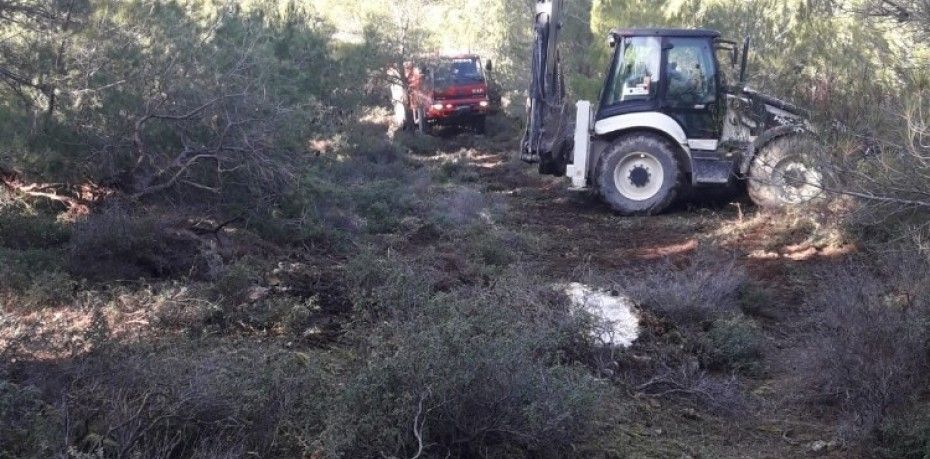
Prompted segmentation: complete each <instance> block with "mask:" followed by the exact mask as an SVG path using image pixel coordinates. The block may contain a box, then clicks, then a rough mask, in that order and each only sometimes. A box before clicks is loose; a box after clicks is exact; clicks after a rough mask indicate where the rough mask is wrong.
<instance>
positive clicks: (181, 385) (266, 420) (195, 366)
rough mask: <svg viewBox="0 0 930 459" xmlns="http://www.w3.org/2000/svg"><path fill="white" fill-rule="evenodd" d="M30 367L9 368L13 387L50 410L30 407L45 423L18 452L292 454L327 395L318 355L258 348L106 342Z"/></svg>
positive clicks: (312, 427)
mask: <svg viewBox="0 0 930 459" xmlns="http://www.w3.org/2000/svg"><path fill="white" fill-rule="evenodd" d="M32 365H34V364H30V363H28V362H27V363H22V364H20V365H19V367H18V368H15V373H16V374H18V375H20V379H22V380H23V381H22V383H21V384H20V385H21V386H22V387H27V388H28V387H32V388H31V389H29V390H30V391H32V392H31V393H35V394H42V395H43V398H44V399H46V400H47V401H44V402H42V403H44V404H48V403H50V402H51V403H53V404H54V406H55V407H56V408H57V409H56V410H54V411H52V410H41V411H40V410H36V411H31V414H32V416H33V417H38V418H40V419H39V421H37V422H38V423H40V425H47V426H51V428H50V429H48V431H47V432H36V433H35V435H36V436H39V438H38V439H37V440H38V441H37V442H36V444H38V445H44V446H45V449H39V448H37V447H27V448H23V450H21V451H20V452H21V453H22V455H23V456H37V455H40V456H45V457H49V456H52V455H62V456H65V455H68V456H73V455H81V454H88V455H89V456H86V457H147V458H169V457H242V456H245V455H247V454H255V455H260V456H265V457H297V456H300V455H301V454H303V453H304V452H305V449H306V448H307V447H308V445H309V443H310V442H312V441H313V439H314V438H315V437H316V435H318V433H319V431H320V430H321V429H322V422H323V420H322V413H323V412H324V411H325V410H324V408H325V406H324V404H323V401H324V400H325V398H326V397H327V396H328V394H329V383H328V379H327V376H326V373H325V371H324V370H323V368H322V366H321V363H320V362H319V361H318V360H316V359H314V358H311V357H310V356H308V355H306V354H297V353H292V352H283V351H280V350H275V349H273V348H263V347H260V346H239V347H225V346H217V345H214V344H209V343H199V342H191V343H172V342H162V343H159V344H154V345H138V346H130V347H122V348H120V347H113V346H104V347H101V348H100V349H98V350H97V351H95V352H94V353H92V354H90V355H88V356H85V357H82V358H80V359H78V360H77V361H75V362H73V363H57V364H53V365H51V366H46V365H37V366H35V367H33V366H32ZM0 392H2V386H0ZM62 393H67V397H61V394H62ZM0 396H2V393H0ZM0 403H2V402H0ZM3 414H4V415H6V414H12V413H7V412H4V413H3ZM0 419H7V418H6V416H3V417H2V418H0ZM14 438H15V437H14ZM69 449H70V451H71V454H68V451H69ZM46 451H47V452H49V453H54V454H48V455H46V454H44V452H46ZM250 452H251V453H250Z"/></svg>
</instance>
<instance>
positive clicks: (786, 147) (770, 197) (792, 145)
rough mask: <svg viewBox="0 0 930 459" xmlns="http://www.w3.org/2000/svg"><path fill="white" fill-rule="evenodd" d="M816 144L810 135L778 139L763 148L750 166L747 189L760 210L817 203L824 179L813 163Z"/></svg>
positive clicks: (821, 192) (792, 135)
mask: <svg viewBox="0 0 930 459" xmlns="http://www.w3.org/2000/svg"><path fill="white" fill-rule="evenodd" d="M817 147H818V146H817V143H816V142H815V141H814V139H813V138H811V137H810V136H809V135H803V134H801V135H799V134H791V135H787V136H784V137H779V138H777V139H775V140H773V141H771V142H769V143H768V144H766V145H765V146H764V147H762V148H761V149H760V150H759V152H758V154H757V155H756V157H755V158H753V160H752V163H751V164H750V167H749V179H748V183H747V184H746V188H747V190H748V192H749V197H750V199H752V201H753V202H754V203H756V205H757V206H759V207H765V208H769V209H783V208H787V207H795V206H801V205H804V204H808V203H810V202H812V201H815V200H816V199H818V198H819V197H820V196H821V195H822V194H823V185H824V177H823V174H821V172H820V171H819V170H817V168H816V166H815V165H814V163H813V161H812V153H813V152H815V151H816V149H817Z"/></svg>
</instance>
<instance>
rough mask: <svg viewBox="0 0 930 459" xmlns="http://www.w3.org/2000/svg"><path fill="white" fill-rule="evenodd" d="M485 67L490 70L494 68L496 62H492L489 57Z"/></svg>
mask: <svg viewBox="0 0 930 459" xmlns="http://www.w3.org/2000/svg"><path fill="white" fill-rule="evenodd" d="M484 69H485V70H487V71H488V72H490V71H492V70H494V64H492V63H491V60H490V59H488V61H487V62H485V64H484Z"/></svg>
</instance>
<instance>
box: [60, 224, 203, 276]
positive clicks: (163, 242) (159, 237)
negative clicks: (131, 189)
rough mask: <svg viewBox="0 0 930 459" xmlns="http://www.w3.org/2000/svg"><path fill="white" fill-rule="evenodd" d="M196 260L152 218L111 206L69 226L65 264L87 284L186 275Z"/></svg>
mask: <svg viewBox="0 0 930 459" xmlns="http://www.w3.org/2000/svg"><path fill="white" fill-rule="evenodd" d="M198 255H199V248H198V247H197V243H196V242H195V241H194V240H192V239H190V238H185V237H181V236H180V235H179V234H176V233H174V232H172V231H171V229H170V227H169V225H168V224H167V223H166V222H164V221H162V220H160V219H159V218H158V217H156V216H151V215H139V214H136V213H133V212H130V211H128V210H126V209H124V208H122V207H119V206H113V207H109V208H107V209H104V210H102V211H101V212H98V213H94V214H92V215H90V216H89V217H87V218H86V219H84V220H82V221H80V222H78V223H77V224H75V226H74V235H73V237H72V238H71V246H70V253H69V263H68V264H69V267H70V271H71V273H72V274H74V275H76V276H80V277H84V278H87V279H93V280H111V279H130V280H131V279H138V278H163V277H173V276H183V275H186V274H190V273H191V271H192V269H193V268H194V265H195V263H196V261H197V257H198Z"/></svg>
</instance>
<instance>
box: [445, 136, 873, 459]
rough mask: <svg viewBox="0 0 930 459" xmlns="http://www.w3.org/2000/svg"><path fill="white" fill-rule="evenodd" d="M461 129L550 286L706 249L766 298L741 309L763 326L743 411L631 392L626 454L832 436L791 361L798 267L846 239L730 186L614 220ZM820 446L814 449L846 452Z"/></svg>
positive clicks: (473, 159)
mask: <svg viewBox="0 0 930 459" xmlns="http://www.w3.org/2000/svg"><path fill="white" fill-rule="evenodd" d="M463 137H465V139H464V140H463V139H461V138H456V139H450V140H452V141H453V142H455V143H461V145H460V146H461V147H462V148H463V149H464V150H467V151H468V152H467V157H468V159H469V162H470V163H471V164H472V165H473V166H474V167H476V168H477V170H478V171H479V176H480V181H479V186H480V187H482V188H484V189H485V191H486V192H488V193H491V194H493V195H495V196H498V197H499V199H501V200H502V201H503V203H504V204H505V206H506V209H507V212H506V216H505V217H503V219H504V220H503V222H502V223H503V224H504V225H506V226H507V227H508V228H510V229H512V230H515V231H518V232H520V233H521V234H524V235H530V236H532V237H533V238H535V239H534V240H540V241H543V242H542V250H540V251H538V252H536V255H535V256H531V258H532V259H531V260H530V262H531V263H532V264H534V265H536V266H539V269H540V270H541V271H543V272H544V273H545V275H546V276H547V277H549V278H551V280H552V281H553V282H560V283H561V282H572V281H576V280H578V279H577V278H578V277H579V272H581V271H584V270H585V269H588V270H595V271H597V272H599V273H604V274H607V275H618V274H620V275H622V274H621V273H635V272H636V271H637V269H638V268H642V267H644V266H649V265H652V264H655V263H664V262H668V261H671V262H672V263H675V262H676V260H682V261H683V260H686V259H687V258H688V257H691V256H692V255H693V254H695V253H696V252H697V251H700V250H704V249H710V250H716V251H720V252H721V253H727V254H730V255H731V256H733V257H735V259H736V260H737V263H738V264H739V265H740V266H742V267H743V268H745V270H746V272H747V274H748V277H749V282H750V283H751V284H752V285H754V286H756V287H757V288H762V289H765V290H766V291H767V292H768V294H769V295H770V297H771V299H772V302H771V304H766V305H764V306H763V307H762V308H760V309H759V310H754V311H745V312H746V313H747V314H748V315H750V316H751V317H752V318H753V319H754V320H756V321H757V322H758V323H759V324H760V328H761V330H762V332H763V334H764V340H765V353H764V357H763V361H762V362H761V365H762V367H763V368H764V370H763V371H762V372H760V373H759V374H758V375H754V376H745V375H735V377H736V378H738V379H739V383H740V386H741V387H742V388H743V389H742V390H743V392H744V393H745V395H746V396H747V397H748V398H750V399H751V400H752V408H751V410H752V413H747V415H741V416H737V418H730V417H727V416H717V415H714V414H712V413H702V412H694V411H693V410H692V409H691V408H685V407H683V406H681V405H679V404H677V403H673V402H670V401H667V400H661V399H656V398H649V397H642V394H639V393H636V391H633V392H632V393H631V395H632V396H633V398H634V400H637V401H638V402H637V403H636V404H634V407H635V408H633V409H632V410H631V411H630V413H628V414H629V416H628V419H629V420H630V422H629V425H627V426H624V427H623V429H622V430H623V431H624V432H625V433H626V434H625V437H626V438H622V439H619V440H618V441H619V442H620V443H619V444H622V445H624V446H623V448H624V449H626V450H630V449H631V450H633V451H636V453H635V454H636V455H637V457H639V456H644V457H798V456H810V455H813V454H814V453H813V451H812V449H813V445H814V444H815V442H817V441H820V440H823V441H828V442H829V441H830V440H832V439H833V437H834V435H835V433H834V429H835V427H836V426H835V421H834V419H833V418H832V416H831V415H830V414H829V413H812V412H810V410H809V409H808V408H807V407H806V405H804V404H803V403H802V402H800V401H799V400H798V397H797V394H796V389H797V387H798V386H797V384H798V381H797V380H796V379H795V376H794V374H793V368H792V362H794V361H796V359H795V357H796V356H797V354H798V353H799V352H802V347H801V346H802V344H803V341H804V339H805V333H807V331H806V328H805V325H806V317H805V315H804V312H803V308H802V307H801V306H800V304H801V303H802V301H803V295H802V292H803V290H804V285H805V283H806V282H809V281H810V280H809V274H810V273H811V272H814V271H817V270H819V269H823V268H824V266H825V265H826V266H830V265H833V264H835V263H841V262H842V261H843V259H844V258H845V257H846V256H848V255H849V254H850V253H852V252H854V251H855V248H854V247H852V246H849V245H845V244H844V242H843V241H842V239H841V238H839V237H838V236H834V235H832V234H830V232H829V231H827V230H826V229H824V228H820V227H811V226H810V225H809V224H806V223H804V222H802V219H799V218H797V217H791V216H785V215H770V214H767V213H763V212H759V211H757V210H756V209H754V208H753V206H752V205H751V204H750V203H749V202H748V201H747V200H746V199H745V198H744V197H741V196H740V195H739V194H738V193H735V194H731V195H730V196H726V195H725V196H723V198H720V197H719V196H718V197H716V198H715V199H713V200H710V201H707V200H701V199H695V198H693V197H692V198H689V199H686V200H685V202H683V203H681V204H679V205H677V206H676V207H675V208H674V209H673V210H672V211H671V212H669V213H667V214H664V215H660V216H654V217H637V218H628V217H621V216H618V215H616V214H614V213H612V212H611V211H610V209H609V208H607V207H606V206H605V205H604V204H602V203H601V202H599V201H598V199H597V198H596V197H595V196H593V195H592V194H590V193H583V192H573V191H568V190H567V182H566V181H565V180H564V179H558V178H553V177H545V176H540V175H538V174H536V173H535V169H534V167H533V166H528V165H524V164H522V163H520V162H519V161H517V160H516V159H515V158H516V154H515V152H514V151H513V147H512V145H511V146H509V147H499V146H494V145H493V144H491V145H492V146H491V147H488V144H487V143H486V142H482V141H475V144H474V146H472V145H470V144H471V143H472V141H471V140H469V139H470V138H471V137H470V136H463ZM637 346H638V345H634V346H633V348H632V349H631V350H630V352H632V353H633V354H644V355H642V356H641V358H646V359H649V358H652V357H654V356H650V355H648V353H649V352H650V349H651V346H650V345H648V344H645V345H639V347H637ZM830 448H833V447H832V445H831V446H830V447H829V448H828V449H827V450H825V451H822V452H820V453H819V454H820V455H827V456H828V457H846V456H848V455H849V454H855V453H853V452H851V451H844V450H841V449H830Z"/></svg>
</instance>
